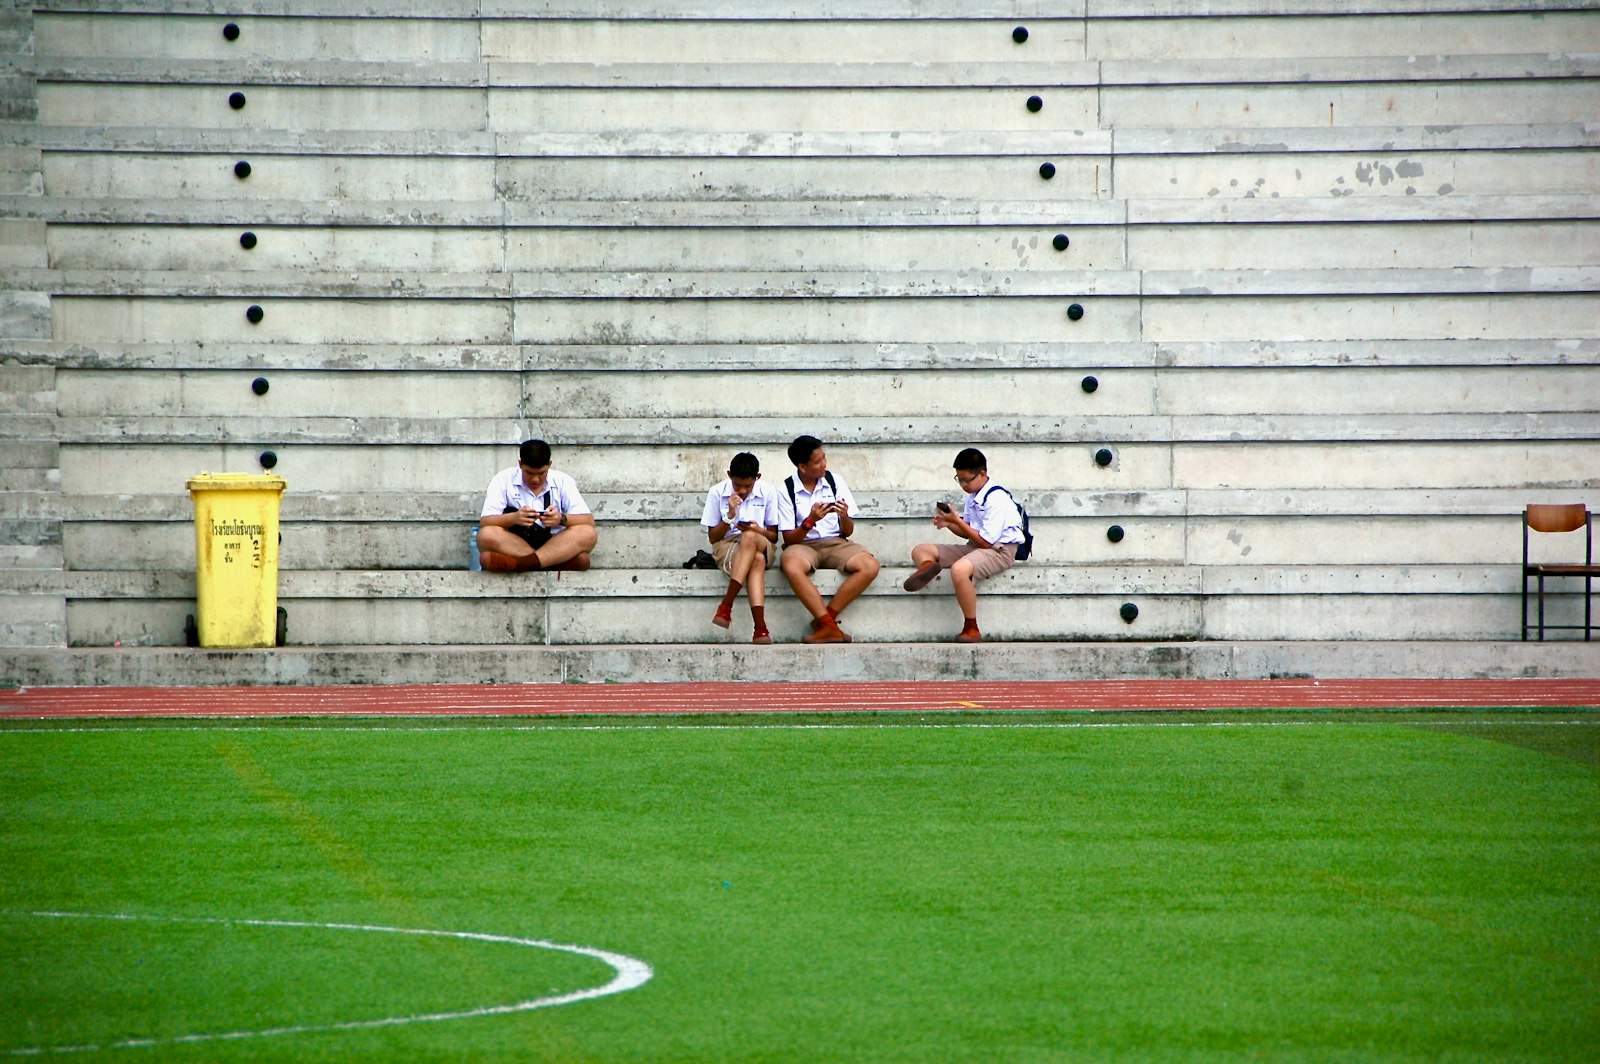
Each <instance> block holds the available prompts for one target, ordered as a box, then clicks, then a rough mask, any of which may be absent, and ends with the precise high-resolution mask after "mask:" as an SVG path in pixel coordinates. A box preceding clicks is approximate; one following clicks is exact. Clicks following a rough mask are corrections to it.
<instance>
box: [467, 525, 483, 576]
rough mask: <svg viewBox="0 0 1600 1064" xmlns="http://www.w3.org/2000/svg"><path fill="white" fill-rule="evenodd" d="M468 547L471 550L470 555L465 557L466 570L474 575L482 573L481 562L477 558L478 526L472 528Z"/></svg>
mask: <svg viewBox="0 0 1600 1064" xmlns="http://www.w3.org/2000/svg"><path fill="white" fill-rule="evenodd" d="M468 545H469V546H470V547H471V548H472V553H471V554H470V555H468V556H467V568H468V569H469V570H471V571H472V572H474V573H479V572H482V571H483V562H482V560H480V559H479V557H478V526H477V525H473V526H472V540H471V542H470V543H469V544H468Z"/></svg>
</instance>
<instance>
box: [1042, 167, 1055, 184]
mask: <svg viewBox="0 0 1600 1064" xmlns="http://www.w3.org/2000/svg"><path fill="white" fill-rule="evenodd" d="M1039 176H1040V177H1042V178H1044V179H1045V180H1046V181H1048V180H1050V179H1051V178H1052V177H1055V176H1056V164H1055V163H1040V164H1039Z"/></svg>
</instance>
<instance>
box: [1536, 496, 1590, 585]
mask: <svg viewBox="0 0 1600 1064" xmlns="http://www.w3.org/2000/svg"><path fill="white" fill-rule="evenodd" d="M1580 528H1581V529H1583V530H1584V532H1585V533H1586V535H1585V536H1584V550H1583V561H1584V564H1585V565H1593V564H1594V526H1593V525H1591V524H1590V523H1589V507H1588V506H1587V505H1585V504H1584V503H1581V502H1573V503H1538V502H1535V503H1529V504H1528V508H1527V509H1526V510H1524V511H1523V512H1522V566H1523V568H1524V569H1526V568H1527V566H1528V533H1529V532H1530V531H1532V532H1576V531H1577V530H1578V529H1580Z"/></svg>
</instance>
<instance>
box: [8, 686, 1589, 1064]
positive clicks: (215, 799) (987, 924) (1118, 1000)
mask: <svg viewBox="0 0 1600 1064" xmlns="http://www.w3.org/2000/svg"><path fill="white" fill-rule="evenodd" d="M1180 724H1186V725H1193V726H1178V725H1180ZM1085 725H1089V726H1085ZM1107 725H1109V726H1107ZM41 913H71V914H77V915H54V916H45V915H38V914H41ZM112 916H123V917H137V919H110V918H109V917H112ZM240 921H258V922H254V923H243V922H240ZM259 921H281V922H285V923H287V924H308V925H315V926H284V925H282V924H274V923H262V922H259ZM337 924H352V925H365V926H370V927H382V928H399V929H411V930H431V931H457V932H477V933H484V934H487V935H493V936H507V937H513V938H526V939H536V940H545V941H549V942H554V943H562V944H574V945H581V946H586V947H593V948H598V949H601V950H608V951H614V952H616V953H620V954H625V955H627V956H629V957H633V958H638V959H639V960H641V961H643V962H645V963H646V964H648V965H650V966H651V968H652V969H653V977H652V978H651V979H650V980H649V981H648V982H646V983H644V984H643V985H642V986H640V987H638V988H637V989H632V990H628V991H626V992H624V993H619V994H615V995H611V996H606V997H602V998H597V999H593V1000H585V1001H578V1002H574V1003H570V1004H562V1005H555V1006H551V1007H547V1008H539V1009H535V1010H531V1011H522V1012H514V1013H497V1014H488V1015H476V1016H472V1017H469V1018H460V1019H450V1020H441V1021H436V1022H405V1023H394V1024H387V1025H383V1026H377V1027H338V1026H337V1025H341V1024H352V1023H358V1022H361V1021H367V1020H376V1019H383V1018H397V1019H402V1020H404V1019H407V1018H415V1017H423V1016H427V1015H430V1014H440V1013H454V1012H472V1011H474V1010H482V1009H488V1008H493V1007H495V1006H500V1005H506V1004H509V1003H516V1002H521V1001H527V1000H530V999H537V998H540V997H545V996H549V995H555V994H561V993H564V992H568V991H577V990H582V989H584V988H591V987H597V986H600V985H601V984H604V983H606V982H607V981H608V980H610V979H611V978H612V977H613V976H614V974H615V973H614V971H613V970H612V968H610V967H608V966H607V965H606V964H604V963H602V962H601V961H599V960H596V959H593V958H591V957H588V956H580V955H573V954H570V953H562V952H556V951H551V950H548V949H540V948H529V947H527V946H523V945H518V944H515V943H506V942H495V941H483V940H477V939H463V938H450V937H441V936H434V935H407V934H395V933H386V932H379V931H357V930H350V929H346V928H339V927H330V926H326V925H337ZM280 1028H294V1029H296V1031H295V1033H265V1034H262V1033H260V1032H271V1031H274V1030H275V1029H280ZM305 1028H335V1029H331V1030H330V1029H320V1030H315V1029H314V1030H304V1029H305ZM213 1035H230V1036H237V1037H227V1038H212V1037H209V1036H213ZM196 1036H205V1037H206V1040H191V1039H194V1038H195V1037H196ZM129 1039H149V1040H153V1044H149V1045H143V1046H140V1047H124V1048H118V1047H117V1045H116V1044H117V1043H119V1042H121V1041H124V1040H129ZM63 1048H72V1049H75V1050H76V1052H74V1053H73V1054H72V1055H71V1056H70V1057H68V1058H66V1059H73V1060H99V1059H107V1060H118V1061H141V1062H143V1061H156V1060H160V1061H166V1060H179V1061H236V1060H241V1061H242V1060H339V1061H427V1060H441V1061H444V1060H461V1061H467V1060H472V1061H521V1060H527V1061H562V1062H566V1061H596V1062H619V1061H652V1062H654V1061H684V1062H697V1064H698V1062H707V1061H860V1062H868V1061H871V1062H879V1061H918V1062H924V1061H1107V1060H1137V1061H1160V1062H1164V1061H1238V1060H1274V1061H1281V1060H1289V1061H1302V1060H1304V1061H1319V1060H1326V1061H1464V1062H1465V1061H1472V1062H1480V1061H1489V1060H1515V1061H1593V1060H1595V1059H1596V1058H1597V1056H1600V715H1595V714H1584V713H1581V712H1580V713H1559V712H1557V713H1485V712H1482V711H1465V712H1461V713H1454V714H1451V713H1443V714H1405V715H1402V714H1389V715H1373V714H1367V715H1358V714H1340V713H1320V714H1314V715H1312V714H1307V715H1294V714H1271V715H1269V714H1264V713H1262V714H1241V715H1235V716H1230V717H1222V716H1214V715H1213V716H1206V717H1203V718H1200V717H1183V716H1178V715H1173V714H1161V715H1110V716H1107V715H1088V714H1015V715H981V714H980V715H968V716H956V715H951V716H933V717H920V718H914V719H912V718H892V717H881V716H869V715H863V716H852V717H838V716H832V717H828V718H826V719H795V718H773V717H764V718H751V719H740V720H727V719H720V720H708V719H703V718H679V719H664V718H636V719H607V720H604V721H599V720H594V719H589V720H576V721H574V720H559V721H551V722H548V723H546V722H539V721H525V722H524V721H517V722H509V721H495V722H488V721H485V722H471V721H437V722H433V721H418V722H404V721H386V722H370V723H369V722H355V721H321V722H313V721H302V722H283V723H265V724H248V725H239V724H222V723H216V724H209V723H183V724H176V725H172V726H167V725H163V724H160V723H147V724H144V725H142V726H127V725H123V724H110V723H108V724H105V725H95V724H88V725H86V724H83V723H76V724H70V725H69V724H49V723H38V722H35V723H20V722H11V723H8V724H6V725H5V726H3V727H0V1055H11V1056H15V1055H16V1053H17V1051H19V1050H29V1049H46V1050H49V1049H63ZM52 1059H62V1058H60V1057H53V1058H52Z"/></svg>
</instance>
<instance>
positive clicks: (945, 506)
mask: <svg viewBox="0 0 1600 1064" xmlns="http://www.w3.org/2000/svg"><path fill="white" fill-rule="evenodd" d="M938 505H939V512H940V513H942V514H947V513H951V512H953V511H951V509H950V504H949V503H947V502H940V503H939V504H938Z"/></svg>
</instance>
